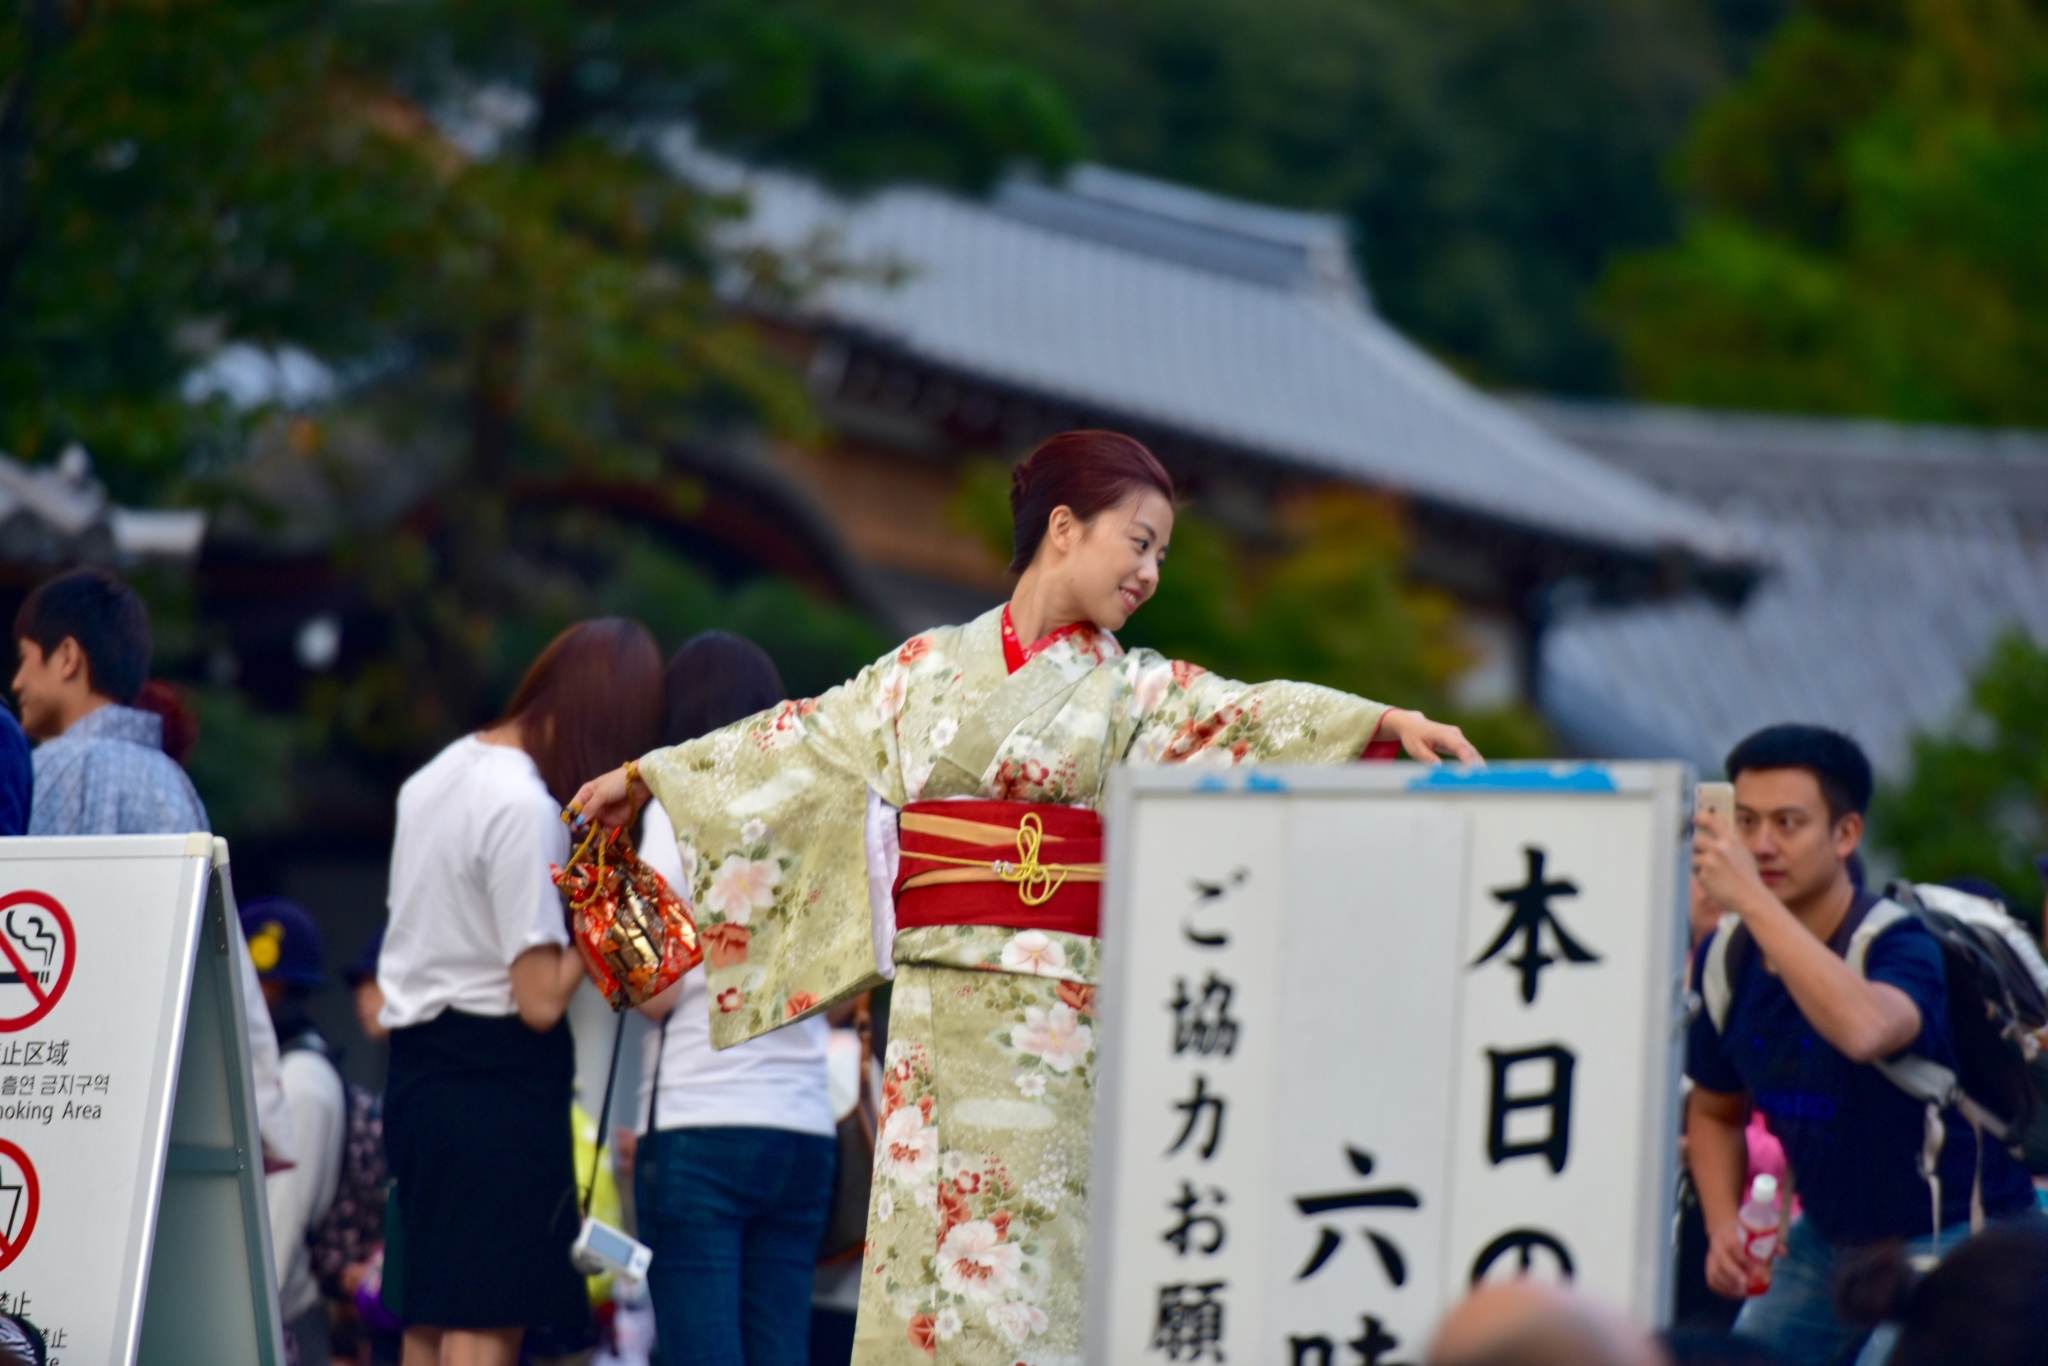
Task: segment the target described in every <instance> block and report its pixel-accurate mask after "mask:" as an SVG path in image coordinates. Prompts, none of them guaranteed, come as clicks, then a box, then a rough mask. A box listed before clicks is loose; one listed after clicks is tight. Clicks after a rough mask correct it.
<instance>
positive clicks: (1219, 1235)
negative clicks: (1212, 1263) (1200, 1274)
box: [1159, 1181, 1230, 1257]
mask: <svg viewBox="0 0 2048 1366" xmlns="http://www.w3.org/2000/svg"><path fill="white" fill-rule="evenodd" d="M1205 1202H1206V1203H1207V1205H1208V1207H1209V1210H1210V1212H1209V1213H1197V1210H1198V1209H1199V1208H1200V1207H1201V1206H1202V1205H1203V1204H1204V1203H1205ZM1229 1203H1230V1197H1229V1196H1227V1195H1225V1194H1224V1193H1223V1192H1222V1191H1221V1190H1220V1189H1218V1188H1217V1187H1215V1186H1211V1187H1209V1193H1208V1195H1207V1196H1206V1197H1205V1196H1203V1195H1202V1194H1200V1193H1199V1192H1197V1191H1196V1190H1195V1186H1194V1183H1193V1182H1191V1181H1183V1182H1181V1183H1180V1198H1179V1199H1177V1200H1169V1201H1167V1202H1166V1207H1167V1208H1168V1209H1170V1210H1172V1211H1173V1212H1174V1213H1176V1214H1178V1215H1179V1216H1180V1221H1179V1222H1178V1223H1176V1224H1175V1225H1174V1226H1173V1227H1172V1228H1170V1229H1168V1230H1167V1231H1166V1232H1164V1233H1162V1234H1160V1235H1159V1240H1160V1241H1161V1242H1163V1243H1168V1244H1171V1245H1172V1247H1173V1250H1174V1252H1175V1253H1176V1254H1178V1255H1179V1256H1182V1257H1185V1256H1187V1255H1188V1252H1189V1251H1190V1250H1193V1251H1196V1252H1199V1253H1201V1254H1202V1255H1203V1256H1205V1257H1213V1256H1215V1255H1216V1254H1217V1253H1218V1252H1221V1251H1222V1250H1223V1243H1224V1240H1225V1239H1226V1238H1228V1237H1229V1233H1228V1231H1227V1230H1226V1229H1225V1228H1224V1226H1223V1220H1222V1218H1221V1216H1219V1215H1217V1214H1216V1213H1214V1211H1216V1210H1219V1209H1221V1208H1222V1207H1223V1206H1225V1205H1227V1204H1229ZM1197 1230H1205V1231H1204V1232H1201V1233H1198V1232H1197Z"/></svg>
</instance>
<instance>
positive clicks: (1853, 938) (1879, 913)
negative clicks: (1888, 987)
mask: <svg viewBox="0 0 2048 1366" xmlns="http://www.w3.org/2000/svg"><path fill="white" fill-rule="evenodd" d="M1912 918H1913V913H1912V912H1911V911H1909V910H1907V909H1906V908H1905V907H1904V906H1901V905H1900V904H1899V903H1898V902H1896V901H1893V900H1892V899H1891V898H1890V897H1886V898H1885V899H1884V900H1882V901H1879V902H1878V903H1877V904H1876V905H1874V906H1872V907H1871V908H1870V910H1869V911H1868V912H1866V913H1865V914H1864V916H1863V919H1862V921H1861V922H1860V923H1859V924H1858V925H1857V926H1856V928H1855V929H1854V930H1852V931H1850V934H1849V946H1848V948H1847V949H1845V950H1844V951H1843V953H1842V961H1844V962H1846V963H1847V964H1848V965H1849V971H1851V972H1853V973H1855V974H1856V975H1857V976H1858V977H1864V976H1867V975H1868V974H1867V973H1865V971H1864V964H1865V963H1866V962H1867V961H1868V960H1869V958H1870V946H1871V945H1872V944H1873V943H1875V942H1876V940H1877V937H1878V936H1879V935H1881V934H1883V933H1884V932H1885V931H1886V930H1888V929H1890V928H1891V927H1892V926H1894V925H1896V924H1898V923H1899V922H1900V921H1902V920H1911V919H1912Z"/></svg>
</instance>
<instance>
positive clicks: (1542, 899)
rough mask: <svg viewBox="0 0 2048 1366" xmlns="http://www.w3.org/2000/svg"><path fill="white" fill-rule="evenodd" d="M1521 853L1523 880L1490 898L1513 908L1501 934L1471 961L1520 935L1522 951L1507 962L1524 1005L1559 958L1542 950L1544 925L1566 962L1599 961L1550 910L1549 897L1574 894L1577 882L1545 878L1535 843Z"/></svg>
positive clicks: (1492, 953) (1477, 963) (1485, 958)
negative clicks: (1519, 979) (1515, 974)
mask: <svg viewBox="0 0 2048 1366" xmlns="http://www.w3.org/2000/svg"><path fill="white" fill-rule="evenodd" d="M1522 856H1523V858H1524V859H1525V860H1526V861H1527V863H1528V876H1527V877H1526V878H1524V879H1523V880H1522V884H1521V885H1520V886H1518V887H1496V888H1494V890H1493V899H1494V900H1495V901H1499V902H1502V903H1503V904H1505V905H1508V906H1511V907H1513V910H1512V911H1511V912H1510V913H1509V915H1508V920H1507V923H1506V924H1505V925H1503V926H1501V931H1500V933H1499V934H1498V935H1496V936H1495V937H1494V940H1493V942H1492V943H1491V944H1489V945H1487V946H1486V952H1484V953H1482V954H1480V955H1479V957H1477V958H1475V959H1473V960H1472V966H1473V967H1475V968H1476V967H1479V966H1480V965H1482V964H1484V963H1488V962H1491V961H1492V960H1493V958H1494V957H1495V956H1496V955H1498V954H1499V953H1500V952H1501V950H1503V949H1505V948H1506V947H1507V946H1508V944H1509V942H1510V941H1512V940H1513V939H1514V938H1515V936H1516V935H1520V936H1521V937H1522V951H1521V952H1520V953H1519V954H1517V955H1516V956H1515V957H1513V958H1510V959H1508V963H1509V964H1510V965H1511V966H1512V967H1514V968H1516V969H1518V970H1519V971H1520V972H1521V974H1522V1002H1523V1004H1525V1005H1533V1004H1535V1001H1536V988H1537V985H1538V980H1539V978H1540V977H1541V976H1542V973H1543V969H1545V968H1547V967H1549V966H1551V965H1552V964H1553V963H1556V962H1557V961H1558V960H1557V959H1555V958H1553V957H1551V956H1550V955H1549V954H1548V953H1545V952H1544V951H1543V931H1544V930H1545V929H1546V928H1547V929H1549V931H1550V934H1551V937H1552V938H1553V939H1555V940H1556V941H1557V951H1558V952H1559V953H1561V954H1563V955H1564V960H1565V961H1566V962H1569V963H1597V962H1599V961H1600V955H1598V954H1596V953H1594V952H1593V951H1592V950H1591V949H1588V948H1586V947H1585V946H1584V945H1582V944H1580V943H1579V942H1578V940H1576V939H1574V938H1572V936H1571V935H1570V934H1569V933H1568V932H1567V931H1566V930H1565V927H1564V922H1563V921H1561V920H1559V919H1558V918H1557V913H1556V912H1555V911H1553V910H1551V909H1550V900H1551V898H1552V897H1564V896H1577V895H1578V894H1579V888H1578V884H1577V883H1574V882H1567V881H1564V880H1562V879H1560V880H1558V881H1556V882H1546V881H1544V880H1543V858H1544V855H1543V851H1542V850H1541V849H1538V848H1536V847H1535V846H1534V845H1531V846H1529V847H1528V848H1525V849H1524V850H1523V851H1522Z"/></svg>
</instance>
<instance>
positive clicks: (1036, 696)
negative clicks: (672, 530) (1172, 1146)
mask: <svg viewBox="0 0 2048 1366" xmlns="http://www.w3.org/2000/svg"><path fill="white" fill-rule="evenodd" d="M1385 710H1386V709H1385V708H1384V707H1382V706H1380V705H1379V704H1378V703H1374V702H1367V701H1364V700H1362V699H1359V698H1356V697H1351V696H1348V695H1346V694H1344V693H1339V692H1333V691H1331V690H1329V689H1327V688H1320V687H1315V686H1312V685H1309V684H1302V683H1264V684H1258V685H1254V686H1247V685H1245V684H1242V683H1233V682H1230V681H1229V680H1227V679H1222V678H1218V677H1216V676H1215V675H1213V674H1210V673H1207V672H1205V671H1204V670H1202V669H1199V668H1196V667H1194V666H1192V665H1188V664H1183V663H1179V662H1176V661H1173V660H1169V659H1165V658H1162V657H1161V656H1160V655H1158V654H1156V653H1154V652H1152V651H1149V650H1134V651H1130V652H1128V653H1127V652H1125V651H1124V650H1123V649H1122V648H1121V647H1120V646H1118V644H1117V643H1116V641H1115V640H1114V639H1113V638H1111V637H1110V636H1109V635H1108V634H1107V633H1103V632H1090V631H1085V630H1084V631H1082V632H1079V633H1076V634H1073V635H1069V636H1067V637H1065V638H1064V639H1061V640H1059V641H1058V642H1056V643H1055V644H1053V645H1051V646H1049V647H1048V648H1047V649H1046V650H1045V651H1044V652H1043V653H1041V654H1039V655H1037V656H1036V657H1034V658H1033V659H1032V660H1031V661H1030V662H1029V663H1028V664H1026V665H1025V666H1024V667H1023V668H1021V669H1019V670H1018V671H1017V672H1016V673H1015V674H1011V673H1010V672H1009V671H1008V668H1007V665H1006V664H1005V661H1004V655H1003V646H1002V613H1001V610H1000V609H997V610H996V611H992V612H990V613H988V614H986V615H985V616H982V617H980V618H978V619H977V620H975V621H973V622H970V623H969V624H968V625H966V626H959V627H946V628H942V629H939V630H934V631H930V632H927V633H926V634H924V635H921V636H917V637H914V638H913V639H911V640H910V641H908V642H907V643H906V644H904V645H903V647H902V648H901V649H899V650H896V651H895V652H893V653H891V654H889V655H886V656H884V657H883V658H881V659H879V660H877V661H876V662H875V663H874V664H872V665H870V666H869V667H867V668H865V669H863V670H861V672H860V674H859V676H858V677H856V678H854V679H853V680H852V681H851V682H848V683H845V684H842V685H841V686H839V687H837V688H834V689H833V690H832V691H830V692H828V693H826V694H825V695H823V696H822V697H819V698H817V699H816V700H815V701H805V702H789V703H785V704H784V705H783V706H782V707H780V708H778V709H777V710H774V711H770V712H764V713H762V714H761V715H759V716H755V717H752V718H750V719H748V720H746V721H741V722H738V723H736V724H734V725H732V726H728V727H726V728H725V729H724V730H720V731H717V732H714V733H713V734H710V735H707V736H704V737H703V738H702V739H699V740H694V741H691V742H690V743H689V744H685V745H678V746H676V747H675V748H673V749H664V750H657V751H655V752H654V753H652V754H649V755H648V756H647V757H646V758H644V759H642V760H641V761H640V771H641V773H642V774H643V775H644V776H645V778H646V781H647V783H648V786H649V787H651V788H652V789H653V791H654V795H655V796H656V797H657V798H659V799H660V801H661V804H662V806H663V808H664V809H665V810H666V811H667V812H668V813H669V815H670V817H671V818H672V819H673V820H674V822H675V827H676V838H677V842H678V844H679V845H680V851H681V854H682V861H683V868H684V873H685V880H686V882H687V883H688V893H689V900H690V902H691V904H692V906H693V908H694V909H695V911H696V914H697V919H698V923H699V925H700V927H701V930H702V933H703V937H704V944H705V955H706V959H707V963H706V971H707V973H708V979H707V984H708V986H709V991H710V997H711V1029H712V1038H713V1040H714V1042H715V1043H717V1044H718V1046H720V1047H729V1046H731V1045H733V1044H735V1043H740V1042H742V1041H744V1040H746V1039H750V1038H753V1037H754V1036H755V1035H758V1034H761V1033H764V1032H765V1031H767V1030H770V1029H774V1028H777V1027H778V1026H780V1025H783V1024H785V1023H787V1022H789V1021H791V1020H795V1019H800V1018H802V1017H804V1016H806V1015H809V1014H814V1013H816V1012H817V1011H819V1010H822V1009H825V1008H826V1007H828V1006H830V1005H831V1004H833V1003H834V1002H835V1001H838V1000H840V999H842V998H844V997H846V996H848V995H851V994H853V993H856V992H859V991H863V990H866V989H868V988H870V987H873V986H877V985H879V984H880V983H881V982H882V980H883V979H884V977H885V975H886V972H887V969H888V968H889V967H890V965H891V964H892V962H893V966H894V977H895V984H896V985H895V989H894V993H893V997H892V1001H891V1009H890V1022H889V1026H890V1027H889V1045H888V1051H887V1054H886V1056H885V1058H884V1065H885V1068H886V1072H885V1087H884V1094H883V1096H882V1104H881V1112H882V1116H883V1119H882V1132H881V1137H880V1141H879V1142H878V1144H877V1146H876V1153H875V1182H874V1195H873V1199H872V1203H871V1204H870V1206H869V1210H868V1245H867V1259H866V1263H865V1266H864V1269H863V1273H862V1277H861V1299H860V1320H859V1328H858V1330H857V1337H856V1345H855V1350H854V1360H855V1362H856V1363H857V1366H889V1364H891V1363H905V1364H906V1366H922V1364H923V1363H924V1362H925V1361H926V1360H928V1359H930V1358H934V1357H936V1358H937V1360H938V1361H940V1362H943V1363H946V1366H1012V1363H1017V1362H1025V1363H1030V1366H1052V1363H1073V1366H1079V1363H1080V1360H1081V1357H1080V1352H1081V1304H1082V1294H1083V1286H1084V1284H1085V1270H1086V1255H1087V1208H1088V1185H1087V1183H1088V1162H1089V1145H1090V1137H1091V1130H1092V1125H1093V1115H1094V1108H1093V1089H1094V1083H1095V1034H1094V1030H1095V1026H1094V1023H1093V1021H1094V1018H1095V1017H1094V995H1095V986H1094V983H1095V973H1096V967H1097V958H1098V955H1097V952H1096V941H1095V940H1093V939H1090V938H1086V937H1084V936H1079V935H1070V934H1059V933H1047V932H1041V931H1037V930H1031V929H1023V930H1009V929H1002V928H997V927H993V926H959V927H953V926H944V927H936V928H916V929H909V930H905V931H903V932H902V933H900V934H898V933H895V932H894V922H893V919H891V918H890V916H891V911H890V908H889V907H888V905H887V898H886V896H884V897H882V898H881V902H882V905H881V909H879V910H877V909H876V906H875V903H874V900H873V899H871V897H870V888H869V871H870V870H869V867H868V852H867V843H866V840H865V830H866V826H867V823H868V819H869V811H870V800H871V799H870V795H869V794H870V792H872V793H873V794H874V795H875V797H876V798H879V800H880V801H882V802H886V803H888V805H889V806H892V807H901V806H903V805H904V804H905V803H906V802H911V801H918V800H937V799H942V798H946V797H956V796H959V797H982V798H990V799H996V800H1004V801H1038V802H1053V803H1063V804H1080V805H1086V806H1090V807H1093V808H1096V809H1100V807H1101V804H1102V801H1103V799H1104V797H1105V796H1106V790H1107V786H1108V779H1109V773H1110V770H1111V769H1112V768H1113V767H1114V766H1116V765H1117V764H1120V763H1151V764H1161V763H1187V764H1214V765H1219V766H1228V765H1233V764H1239V763H1327V762H1338V761H1342V760H1346V759H1353V758H1356V757H1357V756H1358V755H1359V754H1360V752H1361V751H1363V750H1364V748H1365V745H1366V742H1367V741H1368V740H1369V739H1371V737H1372V734H1373V732H1374V730H1375V729H1376V728H1377V727H1378V725H1379V720H1380V717H1381V715H1382V714H1383V713H1384V712H1385ZM1019 910H1020V912H1022V914H1021V915H1020V918H1019V923H1020V924H1021V925H1025V926H1028V925H1029V924H1030V920H1029V912H1028V911H1025V909H1024V908H1023V907H1022V906H1021V905H1020V907H1019Z"/></svg>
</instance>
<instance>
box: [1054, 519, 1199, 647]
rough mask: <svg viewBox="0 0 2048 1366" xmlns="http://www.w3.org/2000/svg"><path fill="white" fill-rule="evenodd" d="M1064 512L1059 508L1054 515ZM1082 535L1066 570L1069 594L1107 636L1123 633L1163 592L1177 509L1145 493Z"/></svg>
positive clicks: (1088, 525)
mask: <svg viewBox="0 0 2048 1366" xmlns="http://www.w3.org/2000/svg"><path fill="white" fill-rule="evenodd" d="M1065 512H1067V509H1065V508H1060V509H1057V510H1056V511H1055V513H1054V516H1055V518H1057V517H1058V516H1059V514H1060V513H1065ZM1068 515H1069V516H1071V514H1070V513H1069V514H1068ZM1078 530H1079V533H1080V534H1079V535H1078V536H1074V537H1071V541H1070V543H1071V545H1072V549H1071V550H1070V552H1069V553H1068V556H1067V563H1066V564H1065V565H1064V566H1062V569H1063V570H1064V573H1063V574H1062V577H1063V578H1065V579H1066V580H1067V588H1068V592H1069V593H1071V594H1072V597H1073V601H1074V603H1075V605H1076V606H1078V607H1079V608H1081V610H1082V611H1083V612H1085V613H1086V615H1087V618H1088V620H1089V621H1091V622H1093V623H1094V624H1095V625H1097V626H1099V627H1101V628H1102V629H1103V630H1105V631H1116V630H1121V629H1122V628H1123V625H1124V623H1125V622H1127V621H1129V620H1130V619H1131V614H1132V613H1134V612H1136V611H1137V610H1138V609H1139V608H1140V607H1142V606H1143V605H1144V604H1145V602H1146V600H1147V599H1149V598H1150V597H1151V596H1152V595H1153V594H1154V593H1156V592H1158V591H1159V570H1160V566H1161V565H1162V564H1164V563H1165V561H1166V546H1167V542H1169V541H1170V540H1172V539H1173V504H1172V503H1170V502H1168V501H1167V500H1166V496H1165V495H1164V494H1162V493H1160V492H1159V491H1158V490H1157V489H1151V488H1147V489H1142V490H1140V491H1138V492H1136V493H1133V494H1131V495H1130V496H1129V497H1127V498H1125V499H1124V500H1123V501H1122V502H1120V503H1116V504H1113V505H1112V506H1110V507H1108V508H1105V509H1103V511H1101V512H1099V513H1097V514H1096V515H1095V517H1094V518H1093V519H1092V520H1090V521H1088V522H1085V523H1081V524H1080V525H1079V528H1078ZM1062 539H1067V538H1062Z"/></svg>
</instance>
